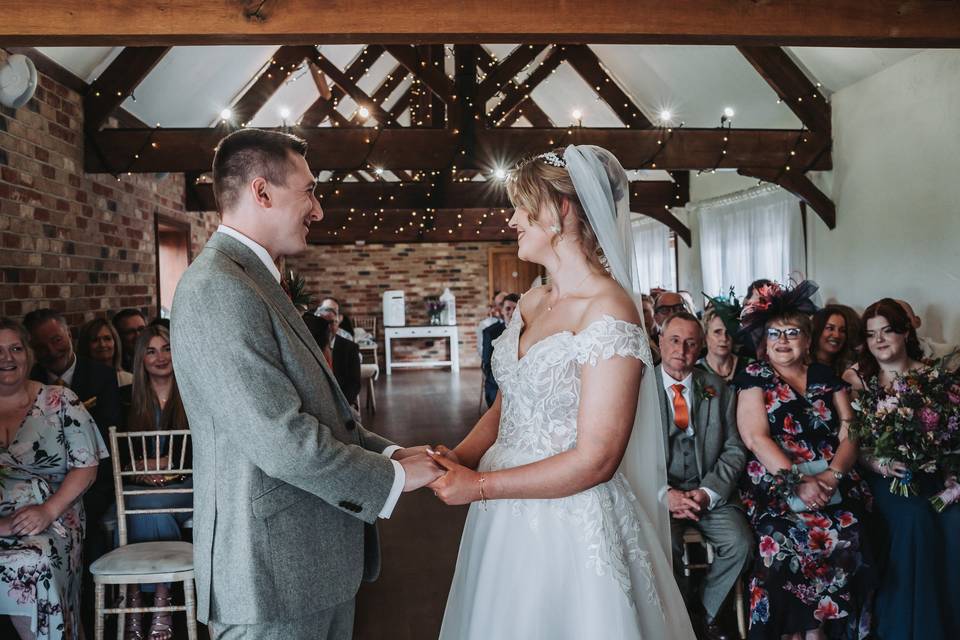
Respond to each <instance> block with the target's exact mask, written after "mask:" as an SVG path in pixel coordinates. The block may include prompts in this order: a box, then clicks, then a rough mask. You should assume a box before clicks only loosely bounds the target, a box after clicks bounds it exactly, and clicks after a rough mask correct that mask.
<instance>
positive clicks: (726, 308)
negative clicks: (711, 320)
mask: <svg viewBox="0 0 960 640" xmlns="http://www.w3.org/2000/svg"><path fill="white" fill-rule="evenodd" d="M703 297H705V298H706V299H707V300H709V301H710V304H711V305H712V307H713V312H714V313H716V314H717V317H718V318H720V320H721V321H722V322H723V326H724V327H725V328H726V329H727V333H729V334H730V335H731V336H735V335H737V331H739V330H740V314H741V313H742V312H743V305H741V304H740V299H739V298H737V294H736V293H735V292H734V290H733V287H730V292H729V293H728V294H727V295H725V296H717V297H716V298H712V297H710V296H708V295H707V294H706V293H704V294H703Z"/></svg>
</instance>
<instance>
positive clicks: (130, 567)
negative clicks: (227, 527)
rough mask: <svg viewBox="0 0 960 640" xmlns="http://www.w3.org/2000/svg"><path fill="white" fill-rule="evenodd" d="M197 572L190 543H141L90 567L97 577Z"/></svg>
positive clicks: (116, 551)
mask: <svg viewBox="0 0 960 640" xmlns="http://www.w3.org/2000/svg"><path fill="white" fill-rule="evenodd" d="M191 569H193V545H192V544H190V543H189V542H180V541H172V542H138V543H136V544H128V545H126V546H123V547H119V548H117V549H114V550H113V551H111V552H110V553H108V554H106V555H104V556H101V557H99V558H97V560H95V561H94V563H93V564H91V565H90V573H92V574H94V575H141V574H150V573H171V572H175V571H190V570H191Z"/></svg>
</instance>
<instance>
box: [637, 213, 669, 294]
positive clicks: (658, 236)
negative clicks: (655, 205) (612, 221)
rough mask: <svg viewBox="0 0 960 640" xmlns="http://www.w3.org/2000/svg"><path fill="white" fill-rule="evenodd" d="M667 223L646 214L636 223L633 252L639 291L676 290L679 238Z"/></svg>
mask: <svg viewBox="0 0 960 640" xmlns="http://www.w3.org/2000/svg"><path fill="white" fill-rule="evenodd" d="M673 236H674V234H673V232H671V231H670V229H668V228H667V227H666V226H665V225H664V224H662V223H660V222H658V221H656V220H654V219H652V218H648V217H646V216H643V217H641V218H639V219H638V220H635V221H634V223H633V251H634V254H635V255H636V260H637V273H638V275H639V278H640V290H641V291H644V292H648V291H650V289H653V288H657V287H659V288H662V289H667V290H669V291H676V290H677V261H676V255H677V254H676V248H675V247H676V239H675V238H674V237H673Z"/></svg>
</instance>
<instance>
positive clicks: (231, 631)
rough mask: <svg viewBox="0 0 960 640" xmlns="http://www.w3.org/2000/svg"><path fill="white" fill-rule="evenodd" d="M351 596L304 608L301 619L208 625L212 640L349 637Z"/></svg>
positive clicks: (342, 639)
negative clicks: (333, 603)
mask: <svg viewBox="0 0 960 640" xmlns="http://www.w3.org/2000/svg"><path fill="white" fill-rule="evenodd" d="M354 603H355V601H354V600H353V598H351V599H350V600H347V601H346V602H343V603H341V604H338V605H337V606H335V607H331V608H330V609H324V610H322V611H315V612H312V611H304V612H303V613H304V616H303V617H302V618H297V619H293V620H286V621H284V622H265V623H263V624H223V623H221V622H217V621H215V620H211V621H210V622H209V623H208V624H207V628H208V629H209V630H210V639H211V640H351V639H352V638H353V613H354Z"/></svg>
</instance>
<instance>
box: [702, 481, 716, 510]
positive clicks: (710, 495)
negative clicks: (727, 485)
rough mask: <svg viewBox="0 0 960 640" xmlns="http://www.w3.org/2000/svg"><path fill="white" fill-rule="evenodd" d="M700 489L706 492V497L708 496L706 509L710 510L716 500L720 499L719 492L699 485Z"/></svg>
mask: <svg viewBox="0 0 960 640" xmlns="http://www.w3.org/2000/svg"><path fill="white" fill-rule="evenodd" d="M700 490H701V491H703V492H704V493H706V494H707V497H708V498H710V504H708V505H707V511H710V510H711V509H713V508H714V507H715V506H716V505H717V502H719V501H720V494H719V493H717V492H716V491H714V490H713V489H708V488H707V487H700Z"/></svg>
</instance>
